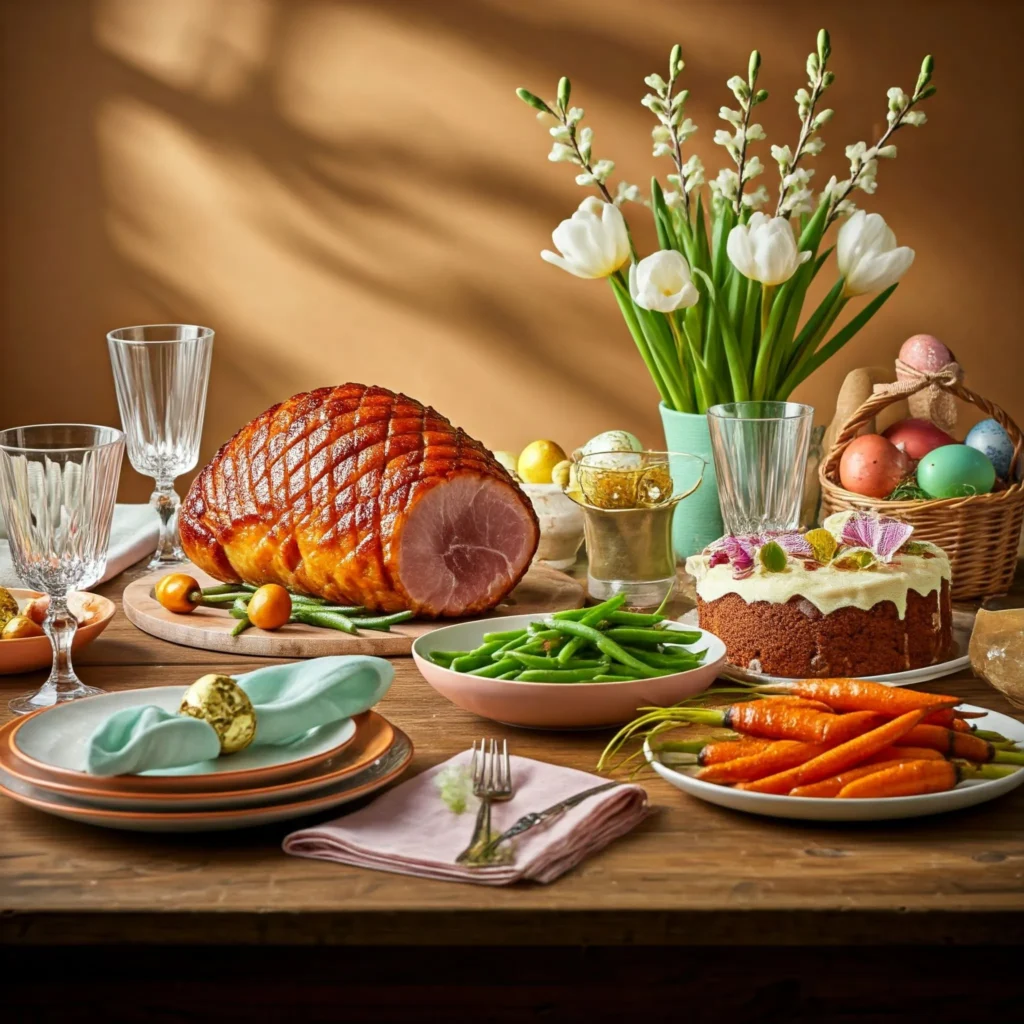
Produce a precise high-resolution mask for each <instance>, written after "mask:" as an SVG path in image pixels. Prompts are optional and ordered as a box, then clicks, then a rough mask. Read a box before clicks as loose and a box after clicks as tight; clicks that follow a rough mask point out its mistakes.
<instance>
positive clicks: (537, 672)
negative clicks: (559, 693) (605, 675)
mask: <svg viewBox="0 0 1024 1024" xmlns="http://www.w3.org/2000/svg"><path fill="white" fill-rule="evenodd" d="M600 674H601V670H600V669H598V668H544V669H539V668H538V669H533V668H531V669H527V670H526V671H525V672H520V673H519V675H518V676H516V679H517V680H518V681H519V682H521V683H589V682H593V680H594V677H595V676H597V675H600Z"/></svg>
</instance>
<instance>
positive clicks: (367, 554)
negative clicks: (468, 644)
mask: <svg viewBox="0 0 1024 1024" xmlns="http://www.w3.org/2000/svg"><path fill="white" fill-rule="evenodd" d="M181 534H182V543H183V545H184V547H185V551H186V553H187V554H188V556H189V557H190V558H191V559H192V561H193V562H195V563H196V565H198V566H199V567H200V568H201V569H203V570H205V571H206V572H208V573H209V574H210V575H211V576H214V577H215V578H217V579H221V580H225V581H227V582H238V581H241V582H245V583H252V584H257V585H258V584H262V583H280V584H282V585H283V586H286V587H288V588H289V589H292V590H295V591H298V592H301V593H307V594H315V595H318V596H321V597H326V598H328V599H330V600H332V601H337V602H339V603H344V604H361V605H364V606H365V607H366V608H368V609H371V610H373V611H397V610H399V609H405V608H408V609H410V610H412V611H413V612H415V613H416V614H417V615H419V616H422V617H442V616H444V617H457V616H462V615H469V614H476V613H479V612H482V611H486V610H487V609H489V608H493V607H494V606H495V605H496V604H498V602H499V601H501V599H502V598H503V597H505V596H506V595H507V594H508V593H509V592H510V591H511V590H512V588H513V587H515V585H516V584H517V583H518V582H519V580H520V579H521V578H522V576H523V573H525V572H526V569H527V567H528V566H529V564H530V560H531V558H532V557H533V554H534V552H535V550H536V548H537V541H538V539H539V530H538V527H537V519H536V516H535V515H534V512H533V508H532V506H531V504H530V502H529V500H528V499H527V498H526V496H525V495H524V494H523V492H522V491H521V490H520V488H519V487H518V486H517V485H516V484H515V482H514V481H513V480H512V478H511V477H510V476H509V474H508V473H507V472H506V471H505V469H504V468H503V467H502V466H501V465H500V464H499V463H498V462H497V461H496V460H495V459H494V457H493V456H492V455H491V453H490V452H489V451H487V449H486V448H484V446H483V445H482V444H480V443H479V442H478V441H474V440H473V439H472V438H471V437H469V436H468V435H467V434H465V433H464V432H463V431H462V430H459V429H457V428H455V427H453V426H452V425H451V423H450V422H449V421H448V420H447V419H445V418H444V417H443V416H441V415H439V414H438V413H437V412H435V411H434V410H433V409H430V408H428V407H424V406H423V405H421V404H420V403H419V402H416V401H414V400H413V399H411V398H408V397H406V396H405V395H398V394H395V393H394V392H391V391H387V390H386V389H384V388H375V387H365V386H363V385H361V384H345V385H342V386H341V387H337V388H320V389H318V390H317V391H311V392H308V393H305V394H301V395H296V396H295V397H294V398H290V399H289V400H288V401H287V402H283V403H281V404H280V405H277V406H274V407H273V408H271V409H268V410H267V411H266V412H265V413H263V414H262V415H260V416H257V417H256V419H254V420H253V421H252V422H251V423H249V424H247V425H246V426H245V427H243V428H242V429H241V430H240V431H239V432H238V433H237V434H236V435H235V436H234V437H233V438H232V439H231V440H230V441H228V442H227V444H225V445H224V446H223V447H222V448H221V450H220V451H219V452H218V453H217V455H216V456H215V457H214V459H213V460H212V462H211V463H210V464H209V465H208V466H207V467H206V468H205V469H204V470H203V471H202V472H201V473H200V474H199V476H197V477H196V479H195V481H194V482H193V484H192V487H191V489H190V490H189V493H188V496H187V498H186V499H185V502H184V504H183V506H182V514H181Z"/></svg>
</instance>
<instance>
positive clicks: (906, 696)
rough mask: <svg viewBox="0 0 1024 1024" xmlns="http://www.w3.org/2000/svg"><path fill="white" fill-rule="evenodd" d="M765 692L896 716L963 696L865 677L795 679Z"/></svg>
mask: <svg viewBox="0 0 1024 1024" xmlns="http://www.w3.org/2000/svg"><path fill="white" fill-rule="evenodd" d="M760 690H761V691H762V692H763V693H786V694H792V695H794V696H797V697H806V698H808V699H809V700H820V701H822V703H824V704H827V705H828V706H829V707H830V708H832V709H833V710H834V711H840V712H842V711H877V712H879V713H880V714H883V715H889V716H890V717H893V718H895V717H896V716H897V715H904V714H906V713H907V712H908V711H919V710H921V709H922V708H924V709H926V710H929V711H933V710H937V709H939V708H949V707H955V706H956V705H957V704H959V703H960V698H959V697H947V696H945V695H944V694H940V693H916V692H915V691H913V690H902V689H899V688H897V687H893V686H886V685H884V684H883V683H869V682H867V681H866V680H863V679H794V680H791V681H790V682H785V683H771V684H770V685H766V686H762V687H760Z"/></svg>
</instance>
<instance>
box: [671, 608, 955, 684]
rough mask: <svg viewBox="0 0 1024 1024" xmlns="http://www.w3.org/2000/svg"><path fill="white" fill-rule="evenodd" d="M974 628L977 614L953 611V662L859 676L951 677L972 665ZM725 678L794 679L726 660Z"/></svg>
mask: <svg viewBox="0 0 1024 1024" xmlns="http://www.w3.org/2000/svg"><path fill="white" fill-rule="evenodd" d="M679 621H680V622H682V623H685V624H686V625H688V626H696V625H697V609H696V608H694V609H692V610H691V611H688V612H687V613H686V614H685V615H683V616H681V617H680V619H679ZM973 628H974V615H973V614H972V613H971V612H961V611H954V612H953V642H954V646H955V647H956V649H957V651H958V652H963V653H958V656H957V657H955V658H950V659H949V661H940V662H938V663H937V664H935V665H925V666H923V667H922V668H912V669H908V670H907V671H906V672H890V673H889V674H888V675H883V676H861V675H858V676H857V678H858V679H868V680H870V681H871V682H873V683H885V684H886V685H888V686H913V684H914V683H928V682H931V680H933V679H941V678H942V677H943V676H950V675H952V674H953V673H954V672H961V671H963V669H965V668H969V667H970V664H971V659H970V658H969V657H968V656H967V645H968V644H969V643H970V640H971V630H972V629H973ZM718 674H719V676H720V677H721V678H722V679H731V680H732V681H733V682H738V683H789V682H792V681H793V677H790V676H769V675H766V674H765V673H763V672H754V671H753V670H752V669H749V668H740V667H739V666H738V665H730V664H729V663H728V662H725V663H723V665H722V667H721V669H719V672H718Z"/></svg>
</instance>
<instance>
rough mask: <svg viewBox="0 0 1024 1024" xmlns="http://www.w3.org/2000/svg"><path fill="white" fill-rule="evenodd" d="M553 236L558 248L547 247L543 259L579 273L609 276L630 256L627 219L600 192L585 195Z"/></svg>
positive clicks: (584, 275)
mask: <svg viewBox="0 0 1024 1024" xmlns="http://www.w3.org/2000/svg"><path fill="white" fill-rule="evenodd" d="M551 240H552V241H553V242H554V243H555V247H556V248H557V249H558V252H557V253H555V252H551V250H550V249H545V250H544V251H543V252H542V253H541V254H540V255H541V259H544V260H547V262H548V263H553V264H554V265H555V266H556V267H561V268H562V269H563V270H567V271H569V273H570V274H575V275H576V276H577V277H588V278H594V277H608V276H609V275H611V274H614V273H615V271H616V270H618V269H619V267H621V266H622V264H623V263H625V262H626V260H628V259H629V235H628V233H627V232H626V221H625V220H624V219H623V216H622V214H621V213H620V212H619V210H618V208H617V207H615V206H613V205H612V204H611V203H604V202H602V201H601V200H600V199H598V198H597V196H588V197H587V198H586V199H584V200H583V202H582V203H580V205H579V209H578V210H577V211H576V212H575V213H574V214H573V215H572V217H570V218H569V220H563V221H562V223H561V224H559V225H558V227H557V228H555V230H554V231H553V232H552V233H551ZM559 253H561V255H559Z"/></svg>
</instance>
